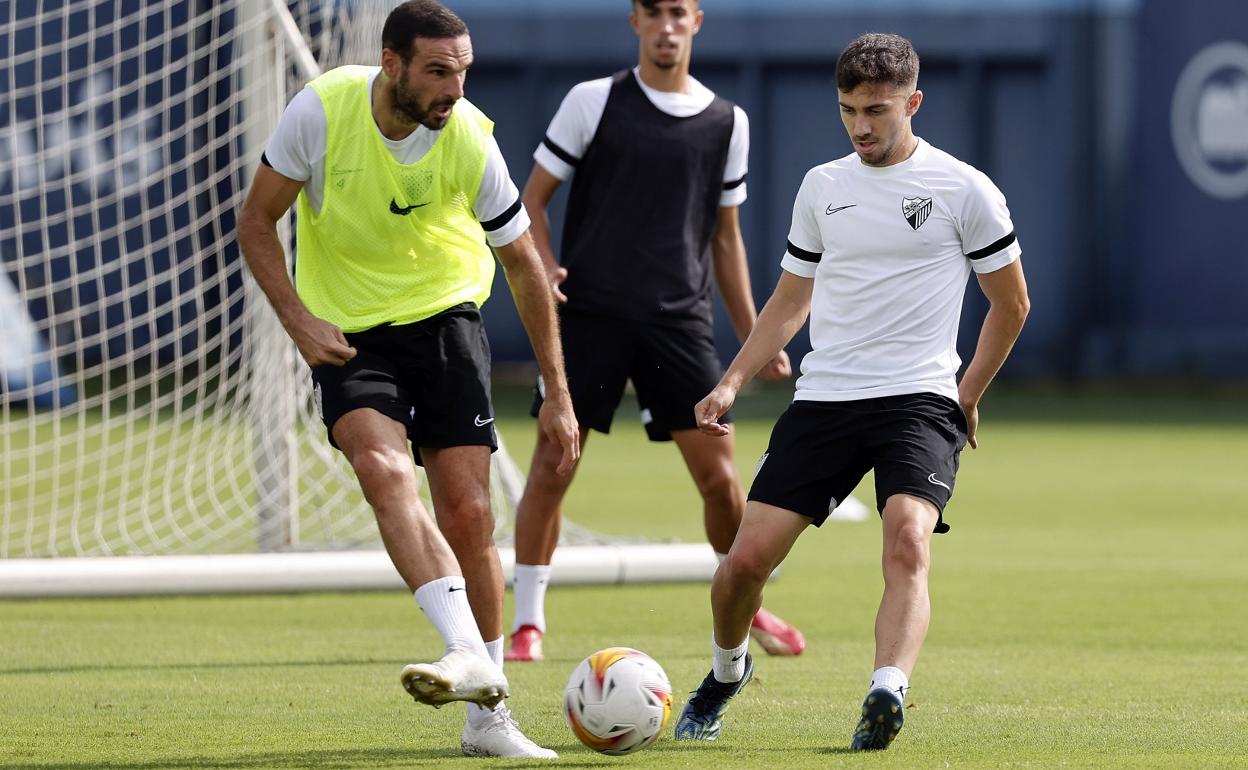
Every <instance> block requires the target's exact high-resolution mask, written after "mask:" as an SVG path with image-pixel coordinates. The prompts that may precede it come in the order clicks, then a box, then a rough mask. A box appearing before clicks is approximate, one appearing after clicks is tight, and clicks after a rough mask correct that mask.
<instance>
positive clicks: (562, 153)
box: [542, 136, 581, 168]
mask: <svg viewBox="0 0 1248 770" xmlns="http://www.w3.org/2000/svg"><path fill="white" fill-rule="evenodd" d="M542 146H543V147H545V148H546V149H548V150H550V151H551V152H553V153H554V154H555V157H556V158H558V159H559V160H561V161H563V162H564V163H567V164H568V165H569V166H571V167H572V168H576V166H577V164H579V163H580V162H581V159H580V158H578V157H576V156H575V155H573V154H572V153H570V152H568V151H567V150H565V149H563V148H562V147H560V146H559V145H557V144H555V143H554V142H552V141H551V140H550V137H549V136H548V137H545V138H544V139H542Z"/></svg>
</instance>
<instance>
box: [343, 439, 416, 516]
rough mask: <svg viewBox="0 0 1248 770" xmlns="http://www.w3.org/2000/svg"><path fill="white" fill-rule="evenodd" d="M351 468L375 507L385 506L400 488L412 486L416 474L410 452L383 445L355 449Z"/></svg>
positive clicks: (367, 497)
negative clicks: (383, 446)
mask: <svg viewBox="0 0 1248 770" xmlns="http://www.w3.org/2000/svg"><path fill="white" fill-rule="evenodd" d="M351 467H352V469H354V470H355V476H356V478H357V479H359V482H360V489H361V490H363V492H364V497H365V499H366V500H368V502H369V504H370V505H372V506H373V508H378V507H379V506H382V505H384V504H385V502H386V500H387V499H388V498H389V497H390V496H391V495H393V494H394V492H396V491H397V490H401V489H405V488H407V487H408V486H410V484H411V483H412V481H413V479H414V478H415V473H416V472H415V470H414V469H413V467H412V462H411V460H410V459H409V458H408V457H407V455H404V454H399V453H397V452H393V451H390V450H388V449H384V448H383V449H363V450H359V451H357V452H355V453H354V454H353V455H352V457H351Z"/></svg>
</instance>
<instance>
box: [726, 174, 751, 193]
mask: <svg viewBox="0 0 1248 770" xmlns="http://www.w3.org/2000/svg"><path fill="white" fill-rule="evenodd" d="M747 176H749V174H742V175H741V178H740V179H736V180H733V181H731V182H724V189H725V190H734V189H736V188H738V187H740V186H741V185H743V184H745V178H746V177H747Z"/></svg>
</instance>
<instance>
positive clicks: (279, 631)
mask: <svg viewBox="0 0 1248 770" xmlns="http://www.w3.org/2000/svg"><path fill="white" fill-rule="evenodd" d="M523 400H524V398H523V395H522V394H517V393H502V394H500V398H499V406H500V410H499V411H500V423H501V424H502V429H503V431H504V432H505V433H506V434H507V435H508V436H509V437H510V446H511V448H512V451H513V453H515V454H516V455H517V457H518V459H520V460H521V461H523V460H524V459H526V457H527V453H528V451H529V448H530V447H529V445H530V443H531V440H530V439H531V435H532V430H533V427H532V422H531V421H528V420H526V419H525V418H523V417H521V416H520V414H519V411H520V406H521V404H522V402H523ZM783 400H784V397H783V396H781V395H778V394H777V393H775V392H774V391H771V392H767V393H763V394H755V395H754V396H753V397H751V398H749V399H747V400H746V401H745V402H743V404H742V406H741V408H740V410H739V423H738V425H739V435H738V439H737V440H738V456H739V462H740V466H741V468H742V473H743V474H744V475H745V476H746V477H748V475H749V473H750V469H751V468H752V467H753V464H754V462H755V460H756V458H757V455H758V454H759V453H760V452H761V451H762V448H763V446H764V445H765V443H766V439H767V434H768V431H769V429H770V426H771V422H772V420H773V419H774V417H775V415H776V414H777V413H778V411H779V410H780V409H782V408H783ZM1244 403H1245V402H1244V400H1243V399H1242V398H1240V399H1235V398H1229V399H1227V398H1216V399H1211V398H1202V399H1190V398H1181V397H1171V396H1164V395H1149V396H1140V395H1132V394H1129V393H1128V394H1124V393H1118V392H1104V393H1084V394H1080V395H1079V396H1071V395H1068V394H1064V393H1062V392H1048V391H1033V392H1026V393H1003V394H1000V395H994V396H993V397H991V398H990V400H989V403H988V404H986V405H985V409H984V414H983V419H984V424H983V426H982V428H981V436H980V438H981V442H982V443H981V448H980V449H979V450H978V451H974V452H971V451H969V450H968V451H967V452H965V453H964V455H963V468H962V472H961V473H960V474H959V478H958V490H957V495H956V496H955V498H954V502H953V504H952V505H951V507H950V510H949V516H948V520H949V521H950V522H951V523H952V525H953V531H952V532H951V533H950V534H949V535H944V536H939V537H937V538H936V540H935V546H934V559H933V574H932V595H933V606H934V616H933V624H932V629H931V633H930V634H929V637H928V641H927V644H926V646H925V649H924V652H923V656H922V657H921V659H920V661H919V667H918V670H917V671H916V672H915V677H914V690H913V691H912V693H911V697H910V698H909V699H908V700H909V703H908V707H907V715H906V726H905V729H904V730H903V731H902V733H901V735H900V736H899V738H898V740H897V742H896V743H895V744H894V746H893V748H891V749H890V750H889V751H887V752H883V753H879V754H874V755H869V756H864V755H857V754H850V753H848V752H847V750H846V748H845V747H846V746H847V745H848V741H849V735H850V732H851V731H852V729H853V726H854V723H855V721H856V719H857V710H858V706H859V703H860V702H861V699H862V696H863V693H864V691H865V688H866V684H867V679H868V677H869V675H870V666H871V654H872V653H871V650H872V641H871V626H872V622H873V617H874V612H875V608H876V605H877V602H878V599H879V592H880V589H881V579H880V576H879V567H878V564H879V527H878V524H876V523H875V522H874V521H872V522H866V523H856V524H835V523H829V524H827V525H825V526H824V528H823V529H822V530H818V531H816V530H812V531H810V532H808V533H807V534H806V535H804V536H803V538H802V539H801V540H800V541H799V543H798V545H797V547H796V548H795V550H794V553H793V554H792V556H791V557H790V559H789V561H788V562H787V563H786V565H785V572H784V574H783V575H782V577H781V578H780V579H779V580H777V581H776V582H774V583H773V584H772V585H771V586H770V587H769V589H768V593H767V605H768V606H769V607H771V608H772V609H774V610H775V611H777V612H778V613H780V614H781V615H783V616H784V617H786V618H788V619H790V620H793V621H794V622H796V623H798V624H799V625H800V626H801V627H802V628H803V630H804V631H805V632H806V634H807V638H808V640H809V641H810V647H809V649H808V650H807V652H806V654H805V655H803V656H801V657H800V658H796V659H779V660H778V659H769V658H766V657H765V656H761V655H760V656H759V657H758V658H757V669H758V671H757V681H756V682H754V683H752V684H751V685H750V686H749V687H748V688H747V689H746V690H745V691H744V692H743V693H742V695H741V696H740V697H739V698H738V699H737V700H736V702H734V704H733V706H732V709H731V710H730V711H729V712H728V717H727V720H726V723H725V728H724V733H723V736H722V737H721V739H720V740H719V741H718V742H717V743H713V744H686V743H677V742H675V741H673V740H672V739H671V737H670V726H669V735H667V736H665V737H664V738H663V739H661V740H660V741H659V742H658V743H657V744H656V745H655V746H654V747H652V748H650V749H647V750H646V751H644V752H642V753H640V754H638V755H635V756H632V757H629V758H625V759H615V758H610V757H601V756H599V755H596V754H594V753H592V752H590V751H589V750H588V749H584V748H583V747H581V746H580V744H579V743H577V742H576V741H575V739H574V738H573V737H572V735H571V733H570V732H569V731H568V730H567V728H566V727H565V726H564V723H563V717H562V715H561V713H560V697H561V693H562V689H563V685H564V682H565V681H566V678H567V676H568V674H569V673H570V672H571V670H572V668H573V667H574V666H575V664H576V663H577V662H579V661H580V659H581V658H582V657H584V656H585V655H588V654H589V653H590V652H593V651H594V650H596V649H599V648H601V647H605V646H609V645H615V644H624V645H631V646H636V647H639V648H641V649H643V650H645V651H647V652H648V653H650V654H651V655H653V656H654V657H655V658H656V659H657V660H659V662H660V663H661V664H663V666H664V667H665V668H666V669H667V672H668V674H669V676H670V677H671V679H672V683H673V685H674V686H675V688H676V696H675V704H674V710H675V712H677V713H678V712H679V709H680V707H681V706H682V705H683V702H684V699H685V697H686V693H687V691H688V690H690V689H692V688H693V687H694V686H695V685H696V684H697V682H698V681H700V679H701V677H702V676H703V675H704V674H705V672H706V669H707V667H708V665H709V655H708V649H707V639H708V638H709V633H710V630H709V629H710V618H709V606H708V592H707V587H706V586H705V585H663V586H629V587H606V588H602V587H594V588H590V587H576V588H556V589H554V590H553V591H552V592H551V595H550V597H549V600H548V607H547V611H548V618H549V621H550V625H551V628H552V633H551V635H550V637H549V638H548V639H547V642H546V654H547V661H546V662H544V663H540V664H532V665H519V664H513V665H510V666H508V675H509V677H510V679H511V681H512V686H513V692H514V696H513V698H512V699H511V705H512V708H513V710H514V711H515V713H516V716H517V717H518V718H519V719H520V720H521V722H522V724H523V727H524V729H525V730H526V732H527V733H528V734H529V735H530V736H531V737H532V738H534V739H535V740H537V741H538V742H539V743H541V744H542V745H547V746H551V747H553V748H555V749H556V750H558V751H559V752H560V754H561V755H562V759H561V760H560V762H559V763H558V764H559V765H560V766H578V767H599V766H603V767H605V766H610V765H613V764H617V763H622V762H626V763H628V764H629V765H630V766H635V767H664V768H667V767H767V766H785V767H790V768H802V767H829V766H830V767H838V766H862V767H942V766H951V767H1033V768H1048V767H1057V766H1065V767H1124V768H1125V767H1131V768H1135V767H1185V768H1186V767H1211V768H1212V767H1219V768H1220V767H1231V766H1246V765H1248V739H1246V738H1245V737H1244V733H1245V729H1246V728H1248V680H1246V679H1245V677H1244V674H1243V672H1244V671H1245V670H1248V643H1246V642H1245V639H1246V638H1248V612H1245V611H1244V598H1243V597H1244V596H1245V595H1248V591H1246V589H1248V560H1245V558H1244V556H1245V554H1248V535H1246V534H1245V533H1246V531H1248V530H1246V529H1245V526H1244V522H1243V520H1242V515H1241V514H1242V510H1243V499H1244V496H1245V495H1244V493H1245V491H1246V486H1248V481H1245V473H1244V466H1243V460H1242V454H1243V450H1244V447H1245V446H1248V408H1245V407H1244V406H1243V405H1244ZM633 419H634V418H633V417H631V416H630V415H628V414H627V413H625V414H622V415H621V416H620V417H619V418H617V428H616V431H615V433H613V434H612V435H611V436H606V437H604V436H600V435H595V436H593V437H592V438H591V440H590V442H589V447H588V449H589V451H588V454H587V456H586V460H585V462H584V464H583V466H582V468H581V471H580V476H579V478H578V481H577V484H576V485H575V486H574V487H573V490H572V493H571V495H570V497H569V501H568V510H569V512H570V514H571V515H572V516H574V518H576V519H577V520H578V521H580V522H582V523H584V524H586V525H589V526H591V527H593V528H595V529H598V530H601V531H608V532H617V533H624V534H636V533H637V532H639V531H640V532H646V533H648V534H651V535H654V536H671V537H678V538H681V539H684V540H696V539H699V538H700V531H701V522H700V518H701V517H700V504H699V502H698V500H697V498H696V495H695V493H694V492H693V490H692V487H691V484H690V483H689V481H688V480H687V479H686V478H685V475H684V471H683V469H682V468H681V466H680V461H679V456H678V454H677V452H676V450H675V448H674V447H672V446H670V445H662V446H653V445H647V444H646V442H645V441H644V438H643V437H642V433H641V430H640V428H639V427H638V426H637V425H636V423H635V422H634V421H633ZM870 489H871V487H870V486H869V484H864V486H862V487H860V488H859V494H860V495H862V497H863V499H866V500H868V501H869V500H870V499H871V497H872V494H871V493H870V491H869V490H870ZM508 617H510V609H509V610H508ZM0 649H2V650H3V651H4V652H3V655H2V656H0V694H2V695H0V701H2V702H0V767H3V768H13V767H48V768H75V769H77V768H87V767H130V768H166V767H168V768H190V767H208V768H229V767H239V768H268V767H307V768H349V767H374V768H377V767H381V768H386V767H444V766H462V767H472V766H478V767H480V766H516V765H517V764H518V763H516V762H514V761H508V760H469V759H465V758H461V757H459V754H458V737H459V731H460V729H461V727H462V718H463V717H462V713H463V710H462V708H461V707H457V706H452V707H448V708H445V709H443V710H441V711H435V710H433V709H430V708H428V707H423V706H417V705H415V704H413V703H412V702H411V700H410V699H409V698H408V697H407V696H406V695H405V694H404V693H403V692H402V690H401V688H400V687H399V684H398V671H399V669H400V668H401V666H402V665H403V664H404V663H407V662H411V661H412V660H418V659H421V660H423V659H429V658H432V657H436V655H438V654H439V653H440V643H439V641H438V639H437V637H436V635H435V634H434V632H433V631H432V629H431V628H430V627H429V626H428V624H427V623H426V622H425V621H424V619H423V617H422V616H421V615H420V613H419V611H418V610H416V608H415V607H414V604H413V602H412V600H411V598H410V597H409V596H406V595H404V594H402V593H401V592H400V593H384V594H371V593H370V594H314V595H299V596H259V597H206V598H162V599H127V600H93V601H68V600H58V601H10V602H0ZM674 717H675V715H673V719H674ZM519 764H522V765H523V764H527V765H528V766H534V765H538V764H543V763H535V762H530V763H519Z"/></svg>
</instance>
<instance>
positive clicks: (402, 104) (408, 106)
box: [392, 80, 455, 131]
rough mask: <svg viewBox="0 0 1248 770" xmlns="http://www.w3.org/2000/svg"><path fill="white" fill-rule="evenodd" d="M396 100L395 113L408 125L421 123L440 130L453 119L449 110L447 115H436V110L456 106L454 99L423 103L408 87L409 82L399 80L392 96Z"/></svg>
mask: <svg viewBox="0 0 1248 770" xmlns="http://www.w3.org/2000/svg"><path fill="white" fill-rule="evenodd" d="M392 100H393V102H394V114H395V117H397V118H398V119H399V120H400V121H402V122H403V123H406V124H408V125H412V126H414V125H416V124H418V123H419V124H420V125H422V126H424V127H425V128H428V129H430V130H431V131H440V130H442V129H443V128H445V127H446V123H447V121H449V120H450V119H451V114H450V113H449V112H448V113H447V114H446V117H442V116H437V117H434V115H433V112H434V110H437V109H440V108H442V107H454V105H455V100H454V99H439V100H437V101H434V102H430V103H429V104H422V103H421V101H420V97H419V96H417V95H416V93H415V92H414V91H412V90H411V89H410V88H408V86H407V83H406V82H404V81H403V80H398V81H396V82H395V84H394V94H393V96H392Z"/></svg>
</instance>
